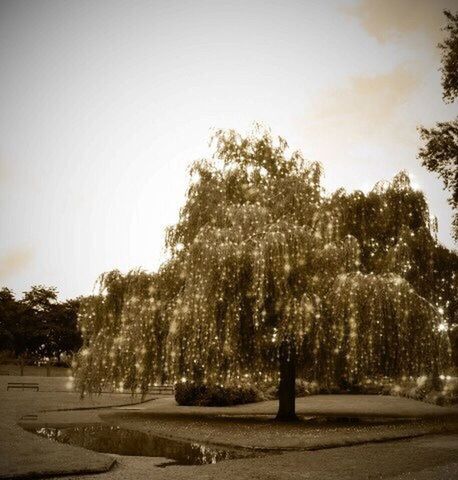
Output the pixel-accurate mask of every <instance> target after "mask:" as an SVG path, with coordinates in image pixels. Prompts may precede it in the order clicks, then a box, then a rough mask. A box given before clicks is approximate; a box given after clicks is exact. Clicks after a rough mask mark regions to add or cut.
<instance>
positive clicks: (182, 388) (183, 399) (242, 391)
mask: <svg viewBox="0 0 458 480" xmlns="http://www.w3.org/2000/svg"><path fill="white" fill-rule="evenodd" d="M175 400H176V402H177V403H178V405H188V406H192V405H195V406H202V407H225V406H230V405H241V404H244V403H254V402H259V401H261V400H263V398H262V396H261V394H260V393H259V391H258V390H257V389H256V388H255V387H253V386H250V385H240V386H238V385H226V386H222V385H209V384H205V385H203V384H196V383H191V382H184V383H177V384H176V385H175Z"/></svg>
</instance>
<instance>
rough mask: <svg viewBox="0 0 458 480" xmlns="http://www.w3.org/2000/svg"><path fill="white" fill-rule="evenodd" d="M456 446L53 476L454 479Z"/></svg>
mask: <svg viewBox="0 0 458 480" xmlns="http://www.w3.org/2000/svg"><path fill="white" fill-rule="evenodd" d="M457 448H458V435H435V436H428V437H422V438H417V439H413V440H404V441H402V442H387V443H383V444H365V445H358V446H353V447H342V448H334V449H330V450H318V451H313V452H288V453H284V454H281V455H271V456H267V457H261V458H249V459H240V460H230V461H225V462H220V463H217V464H215V465H203V466H170V467H166V468H158V467H156V465H157V464H158V463H161V462H162V461H163V459H158V458H154V459H153V458H147V457H117V462H118V465H117V466H115V467H114V469H112V470H110V471H109V472H107V473H102V474H99V475H96V476H91V475H88V476H86V475H84V476H82V477H60V479H57V478H56V479H55V480H62V478H63V479H66V480H69V479H70V478H73V479H74V480H78V479H80V480H172V479H173V480H196V479H199V480H204V479H205V480H234V479H237V480H254V479H259V480H296V479H297V480H304V479H307V480H369V479H372V480H374V479H384V480H455V479H456V478H457V473H458V457H457V453H458V450H457Z"/></svg>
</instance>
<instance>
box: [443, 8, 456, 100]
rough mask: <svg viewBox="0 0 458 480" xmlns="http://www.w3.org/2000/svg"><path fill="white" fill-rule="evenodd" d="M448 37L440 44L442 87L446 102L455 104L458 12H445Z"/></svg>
mask: <svg viewBox="0 0 458 480" xmlns="http://www.w3.org/2000/svg"><path fill="white" fill-rule="evenodd" d="M444 15H445V16H446V17H447V25H446V27H445V31H446V32H448V34H449V35H448V37H447V38H446V39H445V40H444V41H443V42H442V43H441V44H439V48H440V49H441V50H442V69H441V70H442V87H443V89H444V94H443V97H444V100H445V101H449V102H453V101H454V100H455V98H456V97H457V95H458V12H456V13H455V14H453V13H452V12H450V11H449V10H445V11H444Z"/></svg>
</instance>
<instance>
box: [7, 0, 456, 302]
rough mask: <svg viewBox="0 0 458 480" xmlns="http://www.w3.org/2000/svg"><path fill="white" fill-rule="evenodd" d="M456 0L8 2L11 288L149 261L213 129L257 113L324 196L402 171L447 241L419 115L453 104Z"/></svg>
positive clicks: (65, 293) (158, 255)
mask: <svg viewBox="0 0 458 480" xmlns="http://www.w3.org/2000/svg"><path fill="white" fill-rule="evenodd" d="M444 8H448V9H451V10H452V11H456V10H458V0H435V1H433V0H328V1H325V2H323V1H317V0H316V1H312V0H310V1H308V0H302V1H295V0H272V1H271V0H231V1H229V0H226V1H225V0H221V1H219V0H193V1H189V0H180V1H176V0H157V1H156V0H129V1H127V0H126V1H120V0H109V1H103V0H91V1H86V0H73V1H72V0H60V1H58V0H54V1H53V0H47V1H45V0H29V1H28V0H0V65H1V68H0V106H1V108H0V224H1V235H0V287H3V286H6V287H9V288H11V289H12V290H13V291H14V292H15V293H16V294H17V295H18V296H20V295H21V293H22V292H23V291H25V290H27V289H28V288H30V286H31V285H36V284H44V285H48V286H51V285H52V286H56V287H57V289H58V290H59V292H60V298H62V299H65V298H71V297H76V296H78V295H87V294H90V293H91V292H92V291H93V288H94V284H95V281H96V279H97V277H98V275H99V274H101V273H102V272H104V271H108V270H111V269H114V268H117V269H120V270H121V271H127V270H129V269H131V268H136V267H142V268H144V269H146V270H154V269H156V268H157V267H158V266H159V265H160V263H161V262H162V261H163V260H164V258H165V250H164V231H165V228H166V227H167V226H168V225H171V224H173V223H175V222H176V220H177V218H178V213H179V209H180V207H181V206H182V205H183V202H184V199H185V192H186V187H187V183H188V171H187V169H188V167H189V165H190V164H191V163H192V161H194V160H196V159H199V158H202V157H206V156H209V154H210V151H209V148H208V140H209V138H210V136H211V133H212V131H214V130H215V129H219V128H235V129H237V130H239V131H242V132H247V131H249V129H250V127H251V126H252V124H253V122H261V123H263V124H264V125H266V126H268V127H270V128H271V130H272V133H273V134H274V135H281V136H282V137H284V138H285V139H286V140H287V141H288V143H289V145H290V146H291V148H292V149H300V150H301V151H302V152H303V154H304V156H305V157H306V158H307V159H310V160H313V161H319V162H321V163H322V164H323V167H324V170H325V177H324V185H325V187H326V189H327V190H328V191H333V190H335V189H337V188H339V187H342V186H343V187H345V188H346V189H348V190H353V189H357V188H359V189H363V190H364V191H368V190H369V189H370V188H371V187H372V186H373V185H374V184H375V183H376V182H377V181H378V180H382V179H386V180H389V179H390V178H392V177H393V176H394V175H395V174H396V173H397V172H399V171H400V170H404V169H405V170H407V171H409V172H410V174H411V177H412V181H413V183H414V184H415V185H416V186H417V187H418V188H420V189H421V190H423V191H424V192H425V195H426V197H427V200H428V202H429V205H430V208H431V212H432V214H434V215H436V216H437V217H438V220H439V240H440V241H441V243H443V244H445V245H446V246H448V247H450V248H456V245H455V244H454V243H453V241H452V238H451V218H452V212H451V209H450V207H449V206H448V204H447V201H446V199H447V192H444V191H443V189H442V182H441V181H440V180H439V179H438V178H437V177H436V176H435V175H434V174H432V173H429V172H428V171H426V169H424V168H423V167H421V164H420V161H419V160H418V159H417V157H416V156H417V153H418V148H419V146H420V144H421V143H420V140H419V136H418V132H417V126H419V125H425V126H432V125H433V124H434V123H435V122H437V121H443V120H448V119H451V118H452V117H454V116H456V114H457V106H456V105H445V104H444V103H443V102H442V90H441V85H440V72H439V67H440V52H439V50H438V49H437V48H436V45H437V43H438V42H439V41H440V40H441V38H443V32H441V27H443V25H444V16H443V14H442V10H443V9H444Z"/></svg>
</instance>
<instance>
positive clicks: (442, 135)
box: [418, 10, 458, 241]
mask: <svg viewBox="0 0 458 480" xmlns="http://www.w3.org/2000/svg"><path fill="white" fill-rule="evenodd" d="M444 14H445V16H446V17H447V20H448V23H447V26H446V28H445V30H446V31H447V32H448V33H449V36H448V37H447V38H446V39H445V40H444V42H443V43H441V44H439V48H440V49H441V50H442V87H443V98H444V100H445V101H446V102H453V101H455V99H456V96H457V94H458V12H457V13H455V14H453V13H451V12H449V11H447V10H446V11H445V12H444ZM419 131H420V136H421V139H422V140H423V141H424V142H425V145H424V146H423V147H422V148H421V149H420V152H419V155H418V156H419V158H420V159H421V160H422V163H423V166H425V167H426V168H427V169H428V170H429V171H431V172H434V173H437V174H438V176H439V177H440V178H441V179H442V181H443V182H444V187H445V189H446V190H449V191H450V193H451V196H450V198H449V203H450V205H451V206H452V208H453V210H455V212H458V118H455V119H454V120H451V121H449V122H439V123H437V124H436V126H435V127H433V128H425V127H420V128H419ZM453 235H454V238H455V240H457V241H458V213H455V217H454V220H453Z"/></svg>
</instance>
